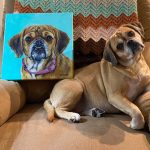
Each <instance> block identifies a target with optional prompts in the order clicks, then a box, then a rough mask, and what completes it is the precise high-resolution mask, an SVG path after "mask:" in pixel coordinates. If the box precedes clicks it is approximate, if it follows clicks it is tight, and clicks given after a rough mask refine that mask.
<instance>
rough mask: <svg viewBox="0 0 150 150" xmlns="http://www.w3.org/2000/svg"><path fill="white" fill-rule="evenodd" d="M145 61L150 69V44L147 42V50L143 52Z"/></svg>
mask: <svg viewBox="0 0 150 150" xmlns="http://www.w3.org/2000/svg"><path fill="white" fill-rule="evenodd" d="M143 55H144V57H145V60H146V62H147V64H148V65H149V67H150V42H145V50H144V52H143Z"/></svg>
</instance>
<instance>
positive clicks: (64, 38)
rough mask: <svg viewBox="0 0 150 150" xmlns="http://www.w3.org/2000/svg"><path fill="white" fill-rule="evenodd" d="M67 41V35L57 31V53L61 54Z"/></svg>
mask: <svg viewBox="0 0 150 150" xmlns="http://www.w3.org/2000/svg"><path fill="white" fill-rule="evenodd" d="M69 41H70V39H69V37H68V35H67V34H66V33H65V32H63V31H59V35H58V41H57V50H58V53H59V54H61V53H62V52H63V51H64V49H65V48H66V47H67V45H68V43H69Z"/></svg>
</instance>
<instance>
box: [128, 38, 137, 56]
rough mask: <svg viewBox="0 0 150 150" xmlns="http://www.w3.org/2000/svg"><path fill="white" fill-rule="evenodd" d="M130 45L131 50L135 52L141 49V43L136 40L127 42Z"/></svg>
mask: <svg viewBox="0 0 150 150" xmlns="http://www.w3.org/2000/svg"><path fill="white" fill-rule="evenodd" d="M127 45H128V47H130V48H131V50H132V51H133V53H136V52H137V51H138V50H139V47H140V44H139V43H138V42H136V41H134V40H130V41H128V43H127Z"/></svg>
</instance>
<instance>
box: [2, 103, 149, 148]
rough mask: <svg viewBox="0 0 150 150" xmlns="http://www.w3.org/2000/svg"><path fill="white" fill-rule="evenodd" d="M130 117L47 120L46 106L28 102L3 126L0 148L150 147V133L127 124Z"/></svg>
mask: <svg viewBox="0 0 150 150" xmlns="http://www.w3.org/2000/svg"><path fill="white" fill-rule="evenodd" d="M129 120H130V118H129V117H127V116H125V115H108V116H106V117H103V118H92V117H82V122H81V123H77V124H73V123H68V122H67V121H64V120H61V119H57V120H55V121H54V122H53V123H49V122H48V121H47V120H46V113H45V111H44V110H43V108H42V106H41V105H40V104H39V105H28V106H27V107H26V108H25V109H24V110H22V111H21V112H19V113H17V114H16V115H15V116H14V117H12V118H11V119H10V120H9V121H8V122H7V123H5V124H4V125H3V126H2V127H0V139H1V140H0V148H1V149H4V150H10V149H11V150H22V149H26V150H77V149H78V150H86V149H87V150H100V149H102V150H103V149H104V150H110V149H111V150H130V149H135V150H149V149H150V145H149V142H150V136H149V134H148V133H146V132H145V131H134V130H132V129H130V128H128V127H126V126H125V124H128V123H129Z"/></svg>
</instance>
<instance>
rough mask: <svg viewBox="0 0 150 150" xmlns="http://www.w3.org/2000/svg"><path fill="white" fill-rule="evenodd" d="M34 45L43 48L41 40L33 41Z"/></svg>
mask: <svg viewBox="0 0 150 150" xmlns="http://www.w3.org/2000/svg"><path fill="white" fill-rule="evenodd" d="M35 45H36V46H38V47H40V46H43V41H42V40H41V39H39V40H36V41H35Z"/></svg>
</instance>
